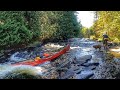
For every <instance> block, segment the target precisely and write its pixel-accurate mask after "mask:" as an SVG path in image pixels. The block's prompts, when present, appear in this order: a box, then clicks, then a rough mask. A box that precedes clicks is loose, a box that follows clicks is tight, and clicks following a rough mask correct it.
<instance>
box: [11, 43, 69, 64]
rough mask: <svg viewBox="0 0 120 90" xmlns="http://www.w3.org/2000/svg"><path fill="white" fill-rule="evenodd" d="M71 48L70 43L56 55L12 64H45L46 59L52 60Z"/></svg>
mask: <svg viewBox="0 0 120 90" xmlns="http://www.w3.org/2000/svg"><path fill="white" fill-rule="evenodd" d="M69 49H70V45H69V44H68V45H67V46H66V47H65V48H64V49H63V50H61V51H59V52H57V53H55V54H54V55H52V56H50V57H47V58H43V59H41V60H38V61H26V62H20V63H16V64H12V65H31V66H37V65H39V64H43V63H44V62H46V61H51V60H53V59H55V58H57V57H59V56H61V55H63V54H64V53H66V52H67V51H69Z"/></svg>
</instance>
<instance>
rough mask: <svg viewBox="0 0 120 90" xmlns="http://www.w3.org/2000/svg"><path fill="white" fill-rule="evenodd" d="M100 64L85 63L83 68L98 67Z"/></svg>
mask: <svg viewBox="0 0 120 90" xmlns="http://www.w3.org/2000/svg"><path fill="white" fill-rule="evenodd" d="M98 65H99V63H84V64H82V66H85V67H89V66H98Z"/></svg>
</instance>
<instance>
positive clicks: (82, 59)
mask: <svg viewBox="0 0 120 90" xmlns="http://www.w3.org/2000/svg"><path fill="white" fill-rule="evenodd" d="M91 59H92V56H91V55H84V56H81V57H76V59H75V61H76V62H77V63H79V64H83V63H86V62H88V61H89V60H91Z"/></svg>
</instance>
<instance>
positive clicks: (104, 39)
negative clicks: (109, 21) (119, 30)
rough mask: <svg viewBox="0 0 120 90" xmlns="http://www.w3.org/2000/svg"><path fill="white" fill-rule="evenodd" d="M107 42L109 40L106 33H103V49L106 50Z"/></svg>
mask: <svg viewBox="0 0 120 90" xmlns="http://www.w3.org/2000/svg"><path fill="white" fill-rule="evenodd" d="M108 40H109V37H108V35H107V33H106V32H105V33H104V34H103V47H104V49H108Z"/></svg>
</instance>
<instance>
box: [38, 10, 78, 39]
mask: <svg viewBox="0 0 120 90" xmlns="http://www.w3.org/2000/svg"><path fill="white" fill-rule="evenodd" d="M40 13H41V18H40V21H41V35H40V38H41V40H46V39H47V40H51V41H53V40H54V41H55V40H56V41H57V40H66V39H68V38H70V37H74V36H78V35H79V30H80V25H79V23H78V22H77V18H76V16H75V12H74V11H41V12H40Z"/></svg>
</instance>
